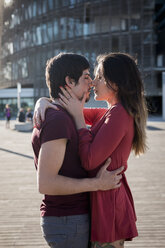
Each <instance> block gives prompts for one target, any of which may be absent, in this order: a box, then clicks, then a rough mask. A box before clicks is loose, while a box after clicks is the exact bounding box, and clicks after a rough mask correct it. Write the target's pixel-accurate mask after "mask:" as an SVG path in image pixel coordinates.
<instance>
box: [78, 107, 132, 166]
mask: <svg viewBox="0 0 165 248" xmlns="http://www.w3.org/2000/svg"><path fill="white" fill-rule="evenodd" d="M128 123H129V120H128V116H127V114H126V113H125V112H124V111H118V110H117V109H113V110H112V111H111V112H110V113H109V115H107V117H106V119H105V121H104V122H103V123H102V125H101V127H100V128H99V130H98V132H97V133H96V135H95V136H94V137H93V135H92V133H91V131H90V130H88V129H86V128H82V129H80V130H79V131H78V132H79V154H80V158H81V161H82V165H83V167H84V168H85V169H86V170H93V169H95V168H97V167H98V166H99V165H100V164H102V163H103V162H104V161H105V160H106V159H107V158H108V157H110V156H111V154H112V152H113V151H114V150H115V149H116V148H117V146H118V145H119V144H120V142H121V140H122V138H123V137H124V135H125V133H126V131H127V128H128Z"/></svg>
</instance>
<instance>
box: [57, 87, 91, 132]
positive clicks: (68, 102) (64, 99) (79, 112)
mask: <svg viewBox="0 0 165 248" xmlns="http://www.w3.org/2000/svg"><path fill="white" fill-rule="evenodd" d="M60 89H61V91H62V93H63V94H61V93H59V97H60V98H59V101H60V103H61V105H62V106H63V107H64V108H65V109H66V110H67V111H68V112H69V113H70V114H71V115H72V116H73V118H74V120H75V122H76V126H77V128H78V129H80V128H86V125H85V121H84V115H83V108H84V104H85V100H86V97H87V95H86V94H84V96H83V99H82V100H79V99H78V98H77V96H76V95H75V94H74V93H73V91H72V89H71V87H68V86H66V87H65V89H64V88H63V87H60Z"/></svg>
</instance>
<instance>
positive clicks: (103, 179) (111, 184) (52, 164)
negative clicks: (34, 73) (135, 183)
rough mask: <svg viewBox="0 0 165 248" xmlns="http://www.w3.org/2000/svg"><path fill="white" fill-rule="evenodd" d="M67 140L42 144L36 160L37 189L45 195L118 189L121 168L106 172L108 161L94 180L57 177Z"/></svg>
mask: <svg viewBox="0 0 165 248" xmlns="http://www.w3.org/2000/svg"><path fill="white" fill-rule="evenodd" d="M66 143H67V139H57V140H52V141H48V142H46V143H43V144H42V146H41V149H40V153H39V160H38V174H37V179H38V180H37V181H38V189H39V192H40V193H41V194H46V195H70V194H76V193H81V192H89V191H97V190H108V189H114V188H118V187H120V183H119V182H120V179H121V177H122V176H121V175H117V174H119V173H121V171H122V168H121V169H118V170H116V171H114V172H110V171H107V170H106V168H107V167H108V166H109V164H110V160H109V161H107V162H106V163H105V165H104V166H103V167H102V168H101V170H100V171H99V173H98V174H97V177H96V178H83V179H74V178H69V177H65V176H61V175H58V172H59V170H60V168H61V166H62V163H63V160H64V155H65V150H66Z"/></svg>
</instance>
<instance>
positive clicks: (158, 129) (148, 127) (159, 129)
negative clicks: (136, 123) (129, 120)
mask: <svg viewBox="0 0 165 248" xmlns="http://www.w3.org/2000/svg"><path fill="white" fill-rule="evenodd" d="M147 129H148V130H152V131H163V130H165V129H163V128H159V127H153V126H147Z"/></svg>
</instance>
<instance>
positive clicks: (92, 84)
mask: <svg viewBox="0 0 165 248" xmlns="http://www.w3.org/2000/svg"><path fill="white" fill-rule="evenodd" d="M95 85H96V82H95V79H93V80H92V82H91V86H92V87H94V86H95Z"/></svg>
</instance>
